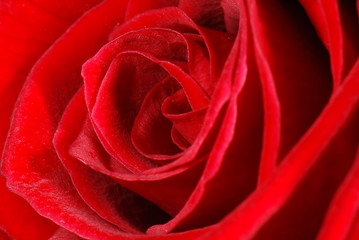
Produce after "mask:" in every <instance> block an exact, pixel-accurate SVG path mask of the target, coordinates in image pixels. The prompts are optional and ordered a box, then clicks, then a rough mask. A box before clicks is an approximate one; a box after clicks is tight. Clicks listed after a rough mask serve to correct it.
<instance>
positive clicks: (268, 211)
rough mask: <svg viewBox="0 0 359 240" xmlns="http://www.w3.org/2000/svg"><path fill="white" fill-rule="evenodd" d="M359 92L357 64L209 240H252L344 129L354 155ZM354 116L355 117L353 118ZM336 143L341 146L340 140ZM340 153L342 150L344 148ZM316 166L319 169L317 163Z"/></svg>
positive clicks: (358, 66)
mask: <svg viewBox="0 0 359 240" xmlns="http://www.w3.org/2000/svg"><path fill="white" fill-rule="evenodd" d="M358 92H359V61H357V63H356V64H355V66H354V68H353V70H352V71H351V73H350V74H349V76H348V77H347V79H346V80H345V81H344V83H343V85H342V86H341V87H340V88H339V89H338V90H337V91H336V93H335V95H334V96H333V98H332V99H331V101H330V102H329V103H328V105H327V106H326V107H325V109H324V110H323V113H322V114H321V115H320V117H319V118H318V119H317V121H316V122H315V124H314V125H313V126H312V127H311V129H310V130H309V131H308V132H307V133H306V135H305V136H304V137H303V138H302V139H301V141H300V142H299V143H298V144H297V145H296V146H295V147H294V148H293V149H292V151H291V152H290V153H289V154H288V155H287V157H286V159H285V160H283V162H282V164H281V165H280V166H279V168H278V170H277V171H276V173H275V174H274V175H273V176H272V177H271V178H270V179H268V181H267V182H266V183H265V184H263V185H262V186H260V188H258V189H257V190H256V191H255V192H254V193H253V194H252V195H250V196H249V197H248V198H247V199H246V200H245V201H244V202H243V203H242V204H241V205H240V206H239V207H238V208H237V209H236V210H234V211H233V212H232V213H231V214H229V215H228V216H227V217H226V219H224V220H223V221H221V223H220V224H219V225H218V229H217V233H214V232H211V237H214V238H216V237H219V236H220V237H225V238H226V239H238V238H244V239H245V238H251V237H253V236H254V235H255V234H256V233H257V231H258V230H259V229H260V228H261V227H262V226H263V225H264V224H265V223H266V222H267V221H268V220H269V219H270V218H271V217H273V215H275V214H276V213H277V212H278V211H279V210H280V209H282V207H283V205H284V204H285V203H286V202H287V200H288V199H289V198H290V197H291V196H293V195H292V194H293V193H294V191H295V190H296V189H297V187H298V185H299V184H300V183H301V182H302V181H303V178H304V177H305V176H308V172H309V170H310V169H313V166H314V165H316V163H318V161H319V159H320V158H318V157H319V156H321V154H322V153H323V151H325V150H326V149H330V147H329V144H330V143H332V142H333V140H335V138H336V136H337V135H338V133H339V131H340V130H341V129H343V128H344V129H346V132H347V133H348V132H349V135H352V136H353V135H354V138H356V142H351V147H352V153H349V154H353V155H354V154H355V151H356V149H355V148H356V147H357V145H355V144H358V139H357V138H358V134H357V133H358V131H354V133H353V130H352V128H351V127H353V126H357V121H358V120H357V119H358V118H357V117H358V114H357V113H358V112H357V110H358V104H359V95H358ZM355 113H356V114H357V115H356V117H355V115H354V114H355ZM351 120H352V121H351ZM355 120H356V121H355ZM349 123H350V124H349ZM352 124H354V125H352ZM355 124H356V125H355ZM345 127H347V128H345ZM342 136H343V135H342ZM344 138H345V135H344ZM338 142H339V143H340V141H338ZM348 142H350V140H348ZM353 145H354V146H353ZM334 150H336V149H334ZM340 150H343V151H345V150H344V148H341V149H340ZM353 152H354V153H353ZM324 160H325V158H324ZM338 160H340V158H337V159H336V161H338ZM318 166H319V167H320V163H319V165H318ZM312 176H313V175H312ZM297 200H298V199H297ZM294 218H295V216H294ZM306 220H307V219H306ZM238 226H241V227H238ZM234 236H235V238H234Z"/></svg>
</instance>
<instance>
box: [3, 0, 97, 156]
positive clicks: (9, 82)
mask: <svg viewBox="0 0 359 240" xmlns="http://www.w3.org/2000/svg"><path fill="white" fill-rule="evenodd" d="M68 2H70V3H71V7H73V9H76V11H73V12H70V11H69V9H68V8H67V7H66V5H65V4H64V1H56V0H53V1H46V0H45V1H44V0H37V1H31V2H30V1H25V0H18V1H12V0H2V1H1V3H0V19H1V24H0V32H1V34H0V45H1V52H0V72H1V81H0V109H1V115H0V156H1V153H2V150H3V145H4V141H5V138H6V135H7V132H8V129H9V125H10V117H11V113H12V111H13V109H14V105H15V101H16V99H17V96H18V94H19V92H20V90H21V88H22V86H23V83H24V81H25V79H26V76H27V74H28V73H29V71H30V70H31V67H32V65H33V64H34V63H35V62H36V61H37V59H38V58H39V57H40V56H41V55H42V54H43V53H44V52H45V50H46V49H47V48H48V47H49V46H50V45H51V44H52V43H53V42H54V41H55V40H56V39H57V38H58V37H59V36H60V35H61V34H63V32H64V31H65V30H66V29H67V28H68V27H69V26H70V25H71V24H72V23H73V22H74V21H75V20H76V19H77V18H78V17H80V16H81V15H82V14H83V13H84V12H85V11H87V10H88V9H89V8H91V7H92V6H94V5H95V4H97V3H98V2H100V0H91V1H86V2H84V1H68ZM55 8H56V11H53V9H55Z"/></svg>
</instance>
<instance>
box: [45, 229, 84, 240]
mask: <svg viewBox="0 0 359 240" xmlns="http://www.w3.org/2000/svg"><path fill="white" fill-rule="evenodd" d="M49 240H83V238H81V237H79V236H77V235H76V234H75V233H72V232H69V231H67V230H66V229H64V228H58V229H57V231H56V232H55V233H54V235H52V236H51V237H50V238H49Z"/></svg>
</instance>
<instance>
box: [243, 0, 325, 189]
mask: <svg viewBox="0 0 359 240" xmlns="http://www.w3.org/2000/svg"><path fill="white" fill-rule="evenodd" d="M249 9H250V11H249V12H250V21H251V27H252V29H253V39H254V47H255V54H256V57H257V65H258V68H259V73H260V76H261V79H262V86H263V94H264V100H263V101H264V104H265V112H266V114H265V117H266V119H265V133H264V134H265V135H264V143H263V152H262V158H263V159H262V160H261V170H260V176H259V179H260V180H259V181H260V182H263V181H265V179H266V178H267V177H269V176H270V174H271V173H272V172H273V171H274V170H275V168H276V165H277V163H278V162H280V161H281V159H282V158H283V156H285V155H286V154H287V152H288V151H289V150H290V149H291V148H292V147H293V145H294V144H295V143H296V142H297V141H298V139H299V138H300V137H301V136H302V135H303V134H304V132H305V131H306V130H307V129H308V128H309V126H310V125H311V124H312V123H313V121H314V120H315V119H316V118H317V116H318V115H319V113H320V112H321V110H322V109H323V107H324V105H325V104H326V103H327V101H328V99H329V96H330V94H331V90H332V86H331V82H330V79H331V75H330V66H329V62H328V58H329V57H328V55H327V53H326V50H325V48H324V47H323V46H322V44H321V42H320V40H319V39H318V38H317V36H316V33H315V31H314V29H313V28H312V26H311V24H310V22H309V21H308V19H307V17H306V14H305V12H304V10H302V11H299V10H298V9H301V6H300V4H299V3H294V2H290V3H289V2H286V3H284V2H283V3H273V2H271V1H266V0H263V1H253V2H252V3H251V4H250V5H249Z"/></svg>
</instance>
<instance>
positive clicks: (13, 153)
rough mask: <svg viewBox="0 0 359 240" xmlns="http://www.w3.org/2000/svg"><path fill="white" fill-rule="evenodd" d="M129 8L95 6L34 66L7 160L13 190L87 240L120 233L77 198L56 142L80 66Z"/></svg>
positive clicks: (18, 110) (6, 171)
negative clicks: (57, 131)
mask: <svg viewBox="0 0 359 240" xmlns="http://www.w3.org/2000/svg"><path fill="white" fill-rule="evenodd" d="M125 7H126V2H125V1H114V0H109V1H106V2H104V3H103V4H101V5H99V6H97V7H96V8H94V9H93V10H92V11H90V12H88V13H87V14H86V15H85V16H83V17H82V18H81V19H80V20H79V21H78V22H77V23H76V24H75V25H74V26H73V27H71V29H69V30H68V31H67V32H66V33H65V34H64V35H63V36H62V38H60V39H59V40H58V41H57V42H56V44H54V45H53V46H52V48H51V49H50V50H49V51H48V52H47V53H46V55H44V56H43V57H42V58H41V60H40V61H39V62H38V63H37V64H36V66H35V67H34V68H33V70H32V72H31V74H30V76H29V78H28V81H27V83H26V85H25V87H24V90H23V91H22V93H21V97H20V99H19V100H18V102H17V105H16V111H15V114H14V116H13V122H12V127H11V130H10V135H9V137H8V140H7V145H6V148H5V151H4V156H3V166H2V170H3V172H4V175H5V176H6V178H7V180H8V185H9V188H11V189H12V190H13V191H15V192H17V193H19V194H20V195H22V196H24V197H25V198H26V199H27V200H28V201H29V202H30V203H31V204H32V205H33V207H34V208H35V209H36V210H37V211H38V212H39V213H41V214H43V215H44V216H46V217H49V218H51V219H53V220H54V221H56V223H57V224H59V225H63V226H66V228H68V229H71V230H72V231H76V232H77V233H78V234H80V235H82V236H86V237H89V238H94V237H95V236H96V234H102V235H103V236H104V239H106V238H108V237H110V236H113V235H115V233H116V232H117V231H118V228H116V227H115V226H113V225H111V224H109V223H108V222H106V221H103V220H102V219H101V218H100V217H99V216H98V215H97V214H96V213H94V212H93V211H92V210H91V209H89V208H88V206H86V205H85V204H84V202H83V201H82V199H81V198H80V197H79V196H78V194H77V192H76V190H75V189H74V188H73V186H72V183H71V180H70V178H69V176H68V174H67V172H66V171H65V170H64V168H63V166H62V164H61V163H60V161H59V159H58V158H57V155H56V153H55V151H54V148H53V145H52V138H53V134H54V132H55V130H56V126H57V123H58V121H59V119H60V117H61V114H62V112H63V110H64V107H65V106H66V104H67V102H68V100H69V99H70V98H71V97H72V95H73V94H74V92H75V91H76V90H77V89H78V87H79V86H80V84H81V81H82V79H81V75H80V72H81V65H82V64H83V62H84V61H85V60H86V59H88V58H89V57H90V56H92V55H93V54H94V53H95V52H96V51H97V50H98V48H99V47H100V46H102V45H103V44H104V43H105V42H106V41H107V36H108V34H109V32H110V31H111V30H112V28H113V26H114V25H115V24H116V23H117V22H119V21H122V19H123V16H124V10H125ZM121 11H122V14H121ZM99 18H101V19H102V21H98V19H99ZM84 42H86V44H83V43H84ZM59 63H61V64H59ZM100 226H101V227H100Z"/></svg>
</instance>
